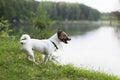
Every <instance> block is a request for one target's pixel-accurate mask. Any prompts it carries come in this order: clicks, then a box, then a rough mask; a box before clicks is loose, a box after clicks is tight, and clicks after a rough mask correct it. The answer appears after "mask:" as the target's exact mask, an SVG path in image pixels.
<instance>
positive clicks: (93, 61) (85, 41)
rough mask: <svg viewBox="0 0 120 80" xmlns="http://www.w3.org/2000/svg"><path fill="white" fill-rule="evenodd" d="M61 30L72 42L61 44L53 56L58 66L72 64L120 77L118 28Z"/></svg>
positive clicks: (89, 27)
mask: <svg viewBox="0 0 120 80" xmlns="http://www.w3.org/2000/svg"><path fill="white" fill-rule="evenodd" d="M59 28H60V27H59ZM62 29H63V30H65V31H66V32H67V33H68V35H70V37H71V39H72V40H71V41H70V42H69V43H68V44H63V46H62V48H60V49H59V50H58V51H57V52H56V53H55V54H54V55H55V56H57V57H58V58H57V59H58V62H59V63H60V64H72V65H74V66H76V67H81V68H87V69H92V70H97V71H102V72H106V73H109V74H115V75H117V76H120V63H119V62H120V40H119V39H120V37H119V36H120V29H119V27H115V26H109V25H106V26H105V25H99V26H95V25H94V26H92V27H91V26H88V25H77V26H74V27H70V26H69V27H68V26H65V27H63V28H62Z"/></svg>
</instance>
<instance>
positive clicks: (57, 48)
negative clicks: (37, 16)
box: [51, 41, 58, 49]
mask: <svg viewBox="0 0 120 80" xmlns="http://www.w3.org/2000/svg"><path fill="white" fill-rule="evenodd" d="M51 42H52V44H53V45H54V46H55V47H56V49H58V47H57V45H56V44H55V43H54V42H53V41H51Z"/></svg>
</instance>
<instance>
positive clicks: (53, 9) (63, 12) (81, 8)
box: [40, 2, 101, 20]
mask: <svg viewBox="0 0 120 80" xmlns="http://www.w3.org/2000/svg"><path fill="white" fill-rule="evenodd" d="M40 5H42V6H43V8H44V9H45V10H46V11H47V12H48V14H49V16H50V18H51V19H53V20H99V18H100V14H101V13H100V12H99V11H98V10H96V9H93V8H91V7H88V6H86V5H83V4H78V3H64V2H58V3H55V2H41V3H40Z"/></svg>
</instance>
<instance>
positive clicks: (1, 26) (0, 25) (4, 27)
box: [0, 17, 12, 37]
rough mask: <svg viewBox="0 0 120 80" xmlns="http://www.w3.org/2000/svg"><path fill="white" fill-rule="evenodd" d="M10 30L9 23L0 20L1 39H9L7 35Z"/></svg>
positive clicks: (2, 19)
mask: <svg viewBox="0 0 120 80" xmlns="http://www.w3.org/2000/svg"><path fill="white" fill-rule="evenodd" d="M11 31H12V30H11V29H10V23H9V21H8V20H6V19H4V18H3V17H2V18H1V19H0V34H1V35H0V36H1V37H9V33H10V32H11Z"/></svg>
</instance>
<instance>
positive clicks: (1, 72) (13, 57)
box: [0, 38, 120, 80]
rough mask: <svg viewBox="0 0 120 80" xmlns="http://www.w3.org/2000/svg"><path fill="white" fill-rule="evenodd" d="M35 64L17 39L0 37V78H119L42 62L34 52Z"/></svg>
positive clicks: (111, 79)
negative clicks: (36, 63)
mask: <svg viewBox="0 0 120 80" xmlns="http://www.w3.org/2000/svg"><path fill="white" fill-rule="evenodd" d="M35 59H36V61H37V62H38V63H39V65H35V64H33V63H32V62H30V61H28V60H27V59H26V58H25V54H24V52H22V51H21V49H20V43H19V40H18V41H15V40H12V39H9V38H7V39H3V38H0V80H120V79H119V78H118V77H117V76H115V75H110V74H106V73H102V72H96V71H90V70H86V69H81V68H80V69H79V68H75V67H73V66H72V65H57V64H54V63H53V62H52V61H49V62H47V64H46V65H44V64H43V61H42V57H41V54H39V53H37V52H35Z"/></svg>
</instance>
